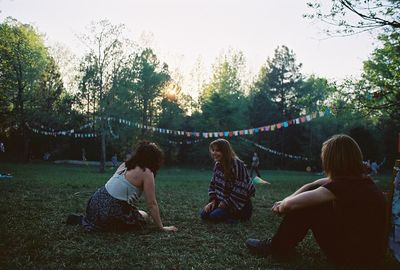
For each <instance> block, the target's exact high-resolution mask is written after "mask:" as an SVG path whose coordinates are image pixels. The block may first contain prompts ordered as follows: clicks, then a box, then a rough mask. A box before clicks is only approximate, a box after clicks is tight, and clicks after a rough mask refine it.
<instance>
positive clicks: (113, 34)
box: [79, 20, 124, 172]
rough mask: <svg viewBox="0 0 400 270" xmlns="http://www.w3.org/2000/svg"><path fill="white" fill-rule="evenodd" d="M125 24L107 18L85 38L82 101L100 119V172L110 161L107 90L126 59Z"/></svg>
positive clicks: (82, 65) (93, 26)
mask: <svg viewBox="0 0 400 270" xmlns="http://www.w3.org/2000/svg"><path fill="white" fill-rule="evenodd" d="M123 29H124V26H123V25H112V24H111V23H110V22H109V21H107V20H102V21H99V22H96V23H92V24H91V25H90V28H89V34H86V35H84V36H83V37H82V41H83V42H84V43H85V45H86V47H87V50H88V51H87V52H86V55H85V57H84V58H83V60H82V62H81V71H82V75H81V83H80V86H81V88H80V90H81V91H80V94H79V97H80V98H83V97H85V100H82V99H81V101H83V102H81V104H83V105H85V106H86V107H87V113H89V114H91V115H89V117H93V118H95V119H96V120H99V122H98V123H99V125H98V126H97V130H98V132H99V135H100V140H101V151H100V152H101V154H100V168H99V171H100V172H104V167H105V161H106V135H107V129H106V127H107V122H106V119H107V113H108V105H109V104H108V100H107V99H106V97H107V93H108V92H109V91H110V89H111V87H112V85H113V78H114V77H115V73H116V72H118V71H119V69H120V68H121V64H122V59H123V42H122V31H123Z"/></svg>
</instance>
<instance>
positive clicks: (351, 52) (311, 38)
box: [0, 0, 374, 88]
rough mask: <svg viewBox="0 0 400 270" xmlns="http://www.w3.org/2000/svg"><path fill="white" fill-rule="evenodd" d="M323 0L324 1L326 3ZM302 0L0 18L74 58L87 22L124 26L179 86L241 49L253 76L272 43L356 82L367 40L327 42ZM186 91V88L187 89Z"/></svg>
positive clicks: (325, 72) (136, 5) (8, 8)
mask: <svg viewBox="0 0 400 270" xmlns="http://www.w3.org/2000/svg"><path fill="white" fill-rule="evenodd" d="M327 1H329V0H327ZM306 2H307V1H306V0H246V1H245V0H241V1H239V0H113V1H105V0H65V1H60V0H0V10H1V13H0V21H3V20H4V18H5V17H7V16H11V17H14V18H16V19H17V20H19V21H21V22H23V23H31V24H34V25H35V26H36V27H37V28H38V29H39V31H40V32H41V33H43V34H45V35H46V37H47V41H46V43H47V45H53V44H55V43H56V42H58V43H61V44H63V45H64V46H66V47H68V48H69V49H71V50H72V51H73V52H74V53H75V54H77V55H79V54H80V53H81V51H80V50H81V49H80V47H81V46H80V41H79V40H78V39H77V38H76V36H77V35H81V34H83V33H85V28H86V27H87V26H89V24H90V22H92V21H97V20H101V19H108V20H109V21H111V23H113V24H120V23H122V24H125V25H126V27H127V29H128V30H129V32H128V37H129V38H130V39H131V40H133V41H138V40H139V39H140V36H141V35H142V33H143V32H146V33H151V34H152V35H153V45H154V48H155V50H156V52H157V55H158V56H159V58H160V59H161V61H163V62H166V63H167V64H168V66H169V67H170V70H175V69H178V70H179V71H180V73H181V74H183V76H184V82H183V84H184V86H185V85H189V84H190V77H189V74H190V73H191V72H192V71H193V68H194V65H195V63H196V61H197V59H198V58H199V57H200V58H201V59H202V62H203V66H204V67H205V68H206V69H207V72H208V74H209V72H210V69H211V65H212V64H213V63H214V62H215V60H216V58H217V57H218V56H219V55H220V54H221V52H223V51H227V50H228V49H230V48H231V49H235V50H241V51H242V52H243V53H244V56H245V57H246V60H247V66H248V68H249V72H250V74H253V75H255V74H257V73H258V71H259V69H260V67H261V66H262V65H263V64H265V63H266V60H267V58H268V57H272V56H273V52H274V50H275V48H276V47H277V46H280V45H286V46H288V47H289V48H290V49H292V50H293V51H294V53H295V54H296V56H297V61H298V62H301V63H302V64H303V68H302V73H303V74H306V75H308V74H311V73H314V74H316V75H319V76H322V77H326V78H328V79H338V80H340V79H343V78H345V77H348V76H353V77H354V76H355V77H357V76H358V75H359V74H360V72H361V69H362V62H363V61H364V60H366V59H367V58H368V56H369V55H370V53H371V52H372V50H373V48H374V44H373V40H374V39H373V37H372V36H371V35H370V34H362V35H357V36H350V37H344V38H327V37H326V36H325V35H324V34H323V32H322V29H323V28H324V27H326V25H324V24H323V23H321V22H311V21H310V20H308V19H304V18H303V17H302V15H303V14H304V13H306V12H307V11H308V9H307V7H306ZM187 88H189V87H187Z"/></svg>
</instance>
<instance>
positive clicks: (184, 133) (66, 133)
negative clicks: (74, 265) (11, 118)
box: [27, 108, 331, 138]
mask: <svg viewBox="0 0 400 270" xmlns="http://www.w3.org/2000/svg"><path fill="white" fill-rule="evenodd" d="M328 115H331V111H330V109H329V108H328V109H326V110H325V111H319V112H313V113H310V114H308V115H304V116H300V117H298V118H294V119H290V120H287V121H283V122H279V123H275V124H271V125H266V126H262V127H256V128H250V129H242V130H230V131H229V130H228V131H213V132H210V131H206V132H197V131H183V130H172V129H166V128H158V127H153V126H148V125H143V124H140V123H136V122H132V121H129V120H126V119H122V118H118V119H117V118H115V117H106V118H105V120H107V121H108V124H109V122H110V121H115V122H118V123H119V124H123V125H126V126H131V127H136V128H141V129H147V130H152V131H154V132H158V133H162V134H172V135H178V136H186V137H194V138H213V137H215V138H218V137H233V136H243V135H253V134H257V133H260V132H271V131H274V130H277V129H280V128H287V127H289V126H292V125H299V124H303V123H306V122H310V121H312V120H313V119H315V118H318V117H319V118H321V117H324V116H328ZM96 120H101V117H98V118H96ZM93 125H94V122H91V123H88V124H85V125H83V126H81V127H79V128H78V129H76V130H75V129H70V130H62V131H56V130H54V129H51V128H45V127H44V126H41V129H38V128H31V127H29V125H27V126H28V127H29V128H30V129H31V130H32V131H33V132H35V133H39V134H43V135H50V136H71V137H75V138H94V137H97V134H96V133H82V132H77V131H80V130H83V129H85V128H88V127H93ZM109 128H110V130H111V127H110V124H109ZM113 135H114V137H116V135H115V134H113Z"/></svg>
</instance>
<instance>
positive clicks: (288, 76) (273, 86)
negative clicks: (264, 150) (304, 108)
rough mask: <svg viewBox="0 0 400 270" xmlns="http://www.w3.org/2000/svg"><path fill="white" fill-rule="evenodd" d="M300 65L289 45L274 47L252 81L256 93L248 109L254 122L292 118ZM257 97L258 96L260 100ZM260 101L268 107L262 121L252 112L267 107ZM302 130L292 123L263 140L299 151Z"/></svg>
mask: <svg viewBox="0 0 400 270" xmlns="http://www.w3.org/2000/svg"><path fill="white" fill-rule="evenodd" d="M300 68H301V64H298V63H296V56H295V54H294V53H293V51H291V50H289V48H288V47H286V46H282V47H278V48H277V49H276V50H275V53H274V56H273V57H272V58H269V59H268V60H267V64H266V65H265V66H264V67H262V68H261V71H260V74H259V76H258V78H257V80H256V81H255V83H254V90H253V92H255V94H254V95H253V101H252V105H253V106H254V107H253V108H251V109H250V111H251V112H252V119H253V120H252V121H253V123H260V124H261V123H262V122H263V124H262V125H268V124H274V123H278V122H280V121H284V120H289V119H292V118H294V117H295V116H297V115H298V114H299V113H300V109H301V107H300V106H299V99H300V93H301V92H300V89H301V85H302V74H301V73H300ZM257 98H259V99H261V104H260V103H259V102H260V101H259V100H256V99H257ZM264 102H265V103H264ZM257 103H258V104H257ZM263 103H264V105H265V107H267V108H268V109H269V111H268V112H267V114H266V115H264V117H265V119H264V121H260V120H257V118H258V117H259V116H257V115H256V114H255V113H257V112H258V111H259V110H261V111H263V110H265V109H266V108H264V109H263V108H260V107H262V105H263ZM261 117H262V116H261ZM255 121H256V122H255ZM301 134H302V132H300V128H299V127H297V126H293V127H291V129H290V131H286V130H285V128H280V129H278V130H277V131H275V132H274V133H271V135H270V136H269V137H268V142H266V143H267V144H268V145H269V146H271V147H272V148H274V149H280V152H284V153H287V152H289V151H290V152H291V153H293V154H294V153H295V152H296V151H298V152H299V151H300V148H301V146H300V143H301ZM289 141H290V144H289V143H288V142H289ZM284 166H285V164H284V159H283V157H281V158H280V167H284Z"/></svg>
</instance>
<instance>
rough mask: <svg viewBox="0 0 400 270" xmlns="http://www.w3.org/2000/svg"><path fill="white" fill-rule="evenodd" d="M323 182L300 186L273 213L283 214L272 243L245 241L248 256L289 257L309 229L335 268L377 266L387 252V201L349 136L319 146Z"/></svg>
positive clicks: (339, 137) (273, 208)
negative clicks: (285, 255) (339, 265)
mask: <svg viewBox="0 0 400 270" xmlns="http://www.w3.org/2000/svg"><path fill="white" fill-rule="evenodd" d="M321 152H322V153H321V159H322V165H323V167H324V170H325V172H326V174H327V176H328V177H327V178H324V179H319V180H317V181H315V182H312V183H309V184H306V185H304V186H303V187H301V188H300V189H299V190H297V191H296V192H295V193H293V194H292V195H290V196H288V197H286V198H285V199H283V200H282V201H278V202H276V203H275V204H274V205H273V207H272V211H273V212H274V213H276V214H279V215H281V214H283V215H285V217H284V219H283V221H282V222H281V224H280V226H279V228H278V231H277V232H276V233H275V235H274V236H273V237H272V238H271V239H267V240H262V241H260V240H257V239H248V240H247V241H246V245H247V247H248V248H249V249H250V251H251V252H253V253H256V254H259V255H263V256H267V255H271V254H275V255H283V254H287V253H288V252H290V251H291V250H293V249H294V247H295V246H296V245H297V244H298V243H299V242H300V241H302V240H303V238H304V237H305V235H306V233H307V231H308V230H309V229H311V230H312V232H313V234H314V238H315V240H316V242H317V243H318V245H319V246H320V248H321V250H322V251H323V253H325V255H326V256H327V258H328V260H329V261H331V262H333V263H335V264H344V265H352V264H353V265H354V264H355V265H359V264H367V265H371V264H378V263H380V262H381V261H382V259H383V257H384V255H385V251H386V220H387V218H386V217H387V215H386V208H385V198H384V196H383V194H382V192H381V191H380V190H379V189H378V187H377V186H376V185H375V183H374V182H373V181H372V179H371V178H370V177H369V176H367V175H365V173H364V168H363V162H362V154H361V150H360V148H359V146H358V144H357V143H356V142H355V141H354V140H353V139H352V138H351V137H349V136H347V135H335V136H333V137H332V138H330V139H328V140H327V141H326V142H324V143H323V146H322V150H321Z"/></svg>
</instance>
